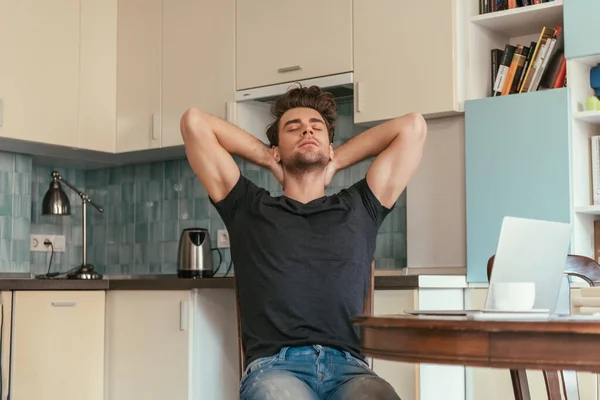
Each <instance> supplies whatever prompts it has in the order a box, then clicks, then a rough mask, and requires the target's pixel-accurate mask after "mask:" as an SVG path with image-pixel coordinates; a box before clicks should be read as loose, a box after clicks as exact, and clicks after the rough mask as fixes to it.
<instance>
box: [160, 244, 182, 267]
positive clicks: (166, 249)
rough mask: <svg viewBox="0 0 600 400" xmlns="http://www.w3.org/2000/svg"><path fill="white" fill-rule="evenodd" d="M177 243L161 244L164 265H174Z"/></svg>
mask: <svg viewBox="0 0 600 400" xmlns="http://www.w3.org/2000/svg"><path fill="white" fill-rule="evenodd" d="M178 245H179V242H167V243H162V255H163V258H162V260H163V262H164V263H176V262H177V248H178Z"/></svg>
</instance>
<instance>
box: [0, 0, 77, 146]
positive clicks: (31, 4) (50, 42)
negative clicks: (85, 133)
mask: <svg viewBox="0 0 600 400" xmlns="http://www.w3.org/2000/svg"><path fill="white" fill-rule="evenodd" d="M79 28H80V18H79V1H78V0H57V1H52V2H48V1H45V0H19V1H8V0H3V1H0V52H1V53H2V62H0V99H1V102H2V104H1V106H0V137H4V138H10V139H19V140H23V141H32V142H38V143H46V144H59V145H63V146H73V147H75V146H77V142H78V139H77V135H78V131H77V127H78V125H77V115H78V100H79V99H78V96H79V94H78V92H79V44H80V42H79Z"/></svg>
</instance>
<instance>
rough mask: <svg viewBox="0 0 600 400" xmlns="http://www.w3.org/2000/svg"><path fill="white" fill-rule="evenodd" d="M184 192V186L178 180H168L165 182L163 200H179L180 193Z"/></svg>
mask: <svg viewBox="0 0 600 400" xmlns="http://www.w3.org/2000/svg"><path fill="white" fill-rule="evenodd" d="M182 190H183V184H181V183H180V182H179V180H178V179H167V180H165V186H164V192H163V199H164V200H172V199H178V198H179V193H180V192H181V191H182Z"/></svg>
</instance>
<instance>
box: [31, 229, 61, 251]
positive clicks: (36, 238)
mask: <svg viewBox="0 0 600 400" xmlns="http://www.w3.org/2000/svg"><path fill="white" fill-rule="evenodd" d="M30 237H31V241H30V246H29V250H31V251H45V252H49V251H52V248H53V247H54V252H55V253H57V252H64V251H65V247H66V246H65V236H64V235H43V234H38V235H31V236H30ZM46 240H49V241H50V242H51V243H52V246H50V245H48V246H46V245H45V244H44V242H45V241H46Z"/></svg>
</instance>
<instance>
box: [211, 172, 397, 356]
mask: <svg viewBox="0 0 600 400" xmlns="http://www.w3.org/2000/svg"><path fill="white" fill-rule="evenodd" d="M211 203H212V204H213V205H214V206H215V208H216V209H217V211H218V212H219V214H220V215H221V218H222V219H223V222H224V223H225V226H226V227H227V230H228V232H229V240H230V245H231V257H232V260H233V263H234V265H235V276H236V285H237V290H238V295H239V302H240V316H241V324H242V332H243V335H242V340H243V342H244V347H245V349H246V354H245V356H246V361H247V363H250V362H251V361H253V360H254V359H256V358H259V357H263V356H269V355H272V354H275V353H276V352H278V351H279V350H280V349H281V348H282V347H284V346H303V345H313V344H320V345H323V346H331V347H335V348H338V349H341V350H346V351H348V352H350V353H351V354H353V355H355V356H357V357H362V355H361V353H360V334H359V330H358V329H357V328H356V327H355V326H353V325H352V322H351V319H352V318H353V317H355V316H358V315H361V314H362V311H363V302H364V299H365V295H366V293H367V290H368V288H369V286H368V284H369V280H370V271H371V262H372V260H373V256H374V253H375V242H376V238H377V232H378V230H379V227H380V226H381V223H382V222H383V220H384V218H385V217H386V216H387V215H388V214H389V213H390V211H391V209H390V208H386V207H384V206H383V205H382V204H381V203H380V202H379V201H378V200H377V198H376V197H375V195H374V194H373V192H372V191H371V189H370V188H369V186H368V184H367V181H366V179H362V180H360V181H359V182H357V183H356V184H354V185H352V186H351V187H349V188H348V189H344V190H341V191H340V192H339V193H336V194H334V195H331V196H323V197H321V198H318V199H315V200H313V201H311V202H309V203H307V204H303V203H301V202H298V201H295V200H293V199H290V198H288V197H285V196H279V197H273V196H271V195H270V193H269V192H268V191H266V190H264V189H262V188H259V187H258V186H256V185H255V184H254V183H252V182H251V181H250V180H248V179H247V178H245V177H244V176H242V175H240V179H239V180H238V182H237V183H236V185H235V186H234V187H233V189H232V190H231V192H230V193H229V194H228V195H227V196H226V197H225V198H224V199H223V200H221V201H219V202H217V203H215V202H213V201H212V200H211ZM392 208H393V207H392Z"/></svg>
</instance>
